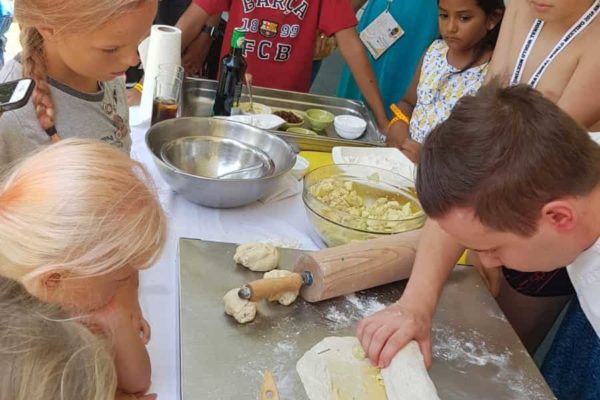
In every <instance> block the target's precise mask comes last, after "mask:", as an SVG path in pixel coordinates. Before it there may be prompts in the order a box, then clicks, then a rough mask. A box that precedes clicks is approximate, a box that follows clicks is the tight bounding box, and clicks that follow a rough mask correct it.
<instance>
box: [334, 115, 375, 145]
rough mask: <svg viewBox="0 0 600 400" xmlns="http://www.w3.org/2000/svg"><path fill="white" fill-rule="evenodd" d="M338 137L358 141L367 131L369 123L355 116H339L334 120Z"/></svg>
mask: <svg viewBox="0 0 600 400" xmlns="http://www.w3.org/2000/svg"><path fill="white" fill-rule="evenodd" d="M333 126H334V127H335V131H336V132H337V134H338V135H340V136H341V137H343V138H344V139H350V140H352V139H358V138H359V137H360V136H361V135H362V134H363V133H364V132H365V129H367V121H365V120H364V119H362V118H359V117H355V116H354V115H338V116H337V117H335V119H334V120H333Z"/></svg>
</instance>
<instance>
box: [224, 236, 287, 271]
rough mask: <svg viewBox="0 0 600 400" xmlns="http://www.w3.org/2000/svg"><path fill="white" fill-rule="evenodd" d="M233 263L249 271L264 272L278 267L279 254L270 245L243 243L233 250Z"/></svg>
mask: <svg viewBox="0 0 600 400" xmlns="http://www.w3.org/2000/svg"><path fill="white" fill-rule="evenodd" d="M233 261H235V262H236V263H238V264H241V265H243V266H244V267H246V268H248V269H249V270H251V271H257V272H266V271H270V270H272V269H275V268H277V265H279V252H278V251H277V248H276V247H275V246H273V245H271V244H267V243H245V244H241V245H239V246H238V247H237V249H235V255H234V256H233Z"/></svg>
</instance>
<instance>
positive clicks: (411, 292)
mask: <svg viewBox="0 0 600 400" xmlns="http://www.w3.org/2000/svg"><path fill="white" fill-rule="evenodd" d="M416 186H417V192H418V195H419V200H420V201H421V204H422V206H423V209H424V210H425V212H426V213H427V215H428V216H429V218H430V219H429V221H428V222H427V223H426V226H425V228H424V231H423V233H422V235H421V239H420V242H419V246H418V251H417V256H416V260H415V265H414V268H413V272H412V275H411V277H410V280H409V282H408V285H407V287H406V290H405V292H404V294H403V295H402V297H401V298H400V300H399V301H398V302H397V303H395V304H393V305H391V306H389V307H388V308H386V309H384V310H382V311H380V312H378V313H376V314H374V315H372V316H370V317H368V318H366V319H365V320H363V321H361V323H360V324H359V326H358V331H357V336H358V338H359V340H360V341H361V343H362V345H363V347H364V348H365V351H366V352H367V354H368V356H369V358H370V359H371V361H372V362H373V363H374V364H377V365H379V366H381V367H385V366H387V365H389V363H390V361H391V359H392V358H393V356H394V355H395V354H396V353H397V352H398V351H399V350H400V349H401V348H402V347H404V346H405V345H406V343H408V341H409V340H411V339H415V340H417V341H418V342H419V345H420V347H421V351H422V352H423V355H424V357H425V360H426V363H427V364H430V363H431V321H432V316H433V314H434V311H435V307H436V305H437V302H438V300H439V297H440V294H441V291H442V288H443V286H444V283H445V281H446V280H447V278H448V275H449V274H450V272H451V271H452V268H453V266H454V261H455V260H456V259H458V256H459V255H460V252H461V250H462V247H461V248H459V247H457V248H447V247H444V246H441V245H440V244H439V243H440V242H442V241H443V239H444V237H443V236H444V235H446V236H450V237H452V238H453V239H454V241H456V242H458V243H460V244H461V245H462V246H464V247H466V248H469V249H472V250H474V251H476V252H478V253H479V255H480V257H481V260H482V263H483V264H484V266H485V267H497V266H501V265H505V266H508V267H510V268H513V269H516V270H520V271H529V272H534V271H544V272H548V271H553V270H555V269H557V268H560V267H561V266H563V265H568V267H567V269H568V273H569V276H570V278H571V280H572V282H573V285H574V287H575V290H576V292H577V297H578V298H577V299H576V300H574V302H573V303H572V304H571V306H570V307H569V309H568V312H567V314H566V317H565V319H564V321H563V323H562V325H561V327H560V329H559V332H558V333H557V336H556V339H555V341H554V343H553V345H552V348H551V349H550V352H549V353H548V355H547V357H546V360H545V362H544V365H543V367H542V372H543V374H544V376H545V378H546V379H547V381H548V383H549V385H550V387H551V388H552V390H553V391H554V393H555V394H556V395H557V397H558V398H559V399H598V398H600V379H599V378H598V376H599V375H600V338H599V336H598V335H599V334H600V239H599V238H600V145H599V144H598V143H596V142H594V141H593V140H592V138H591V137H590V135H589V134H588V133H587V132H586V131H585V130H584V129H583V128H582V127H581V126H580V125H578V124H577V123H576V122H575V121H573V120H572V119H571V118H570V117H569V116H568V115H567V114H566V113H564V112H563V111H562V110H561V109H560V108H558V107H557V106H556V105H555V104H554V103H552V102H551V101H550V100H548V99H546V98H544V97H543V96H542V95H541V94H540V93H539V92H537V91H536V90H535V89H532V88H530V87H528V86H522V85H521V86H515V87H511V88H505V89H500V88H498V87H497V86H496V84H495V83H493V84H491V85H489V86H487V87H484V88H482V89H481V90H480V92H479V93H478V94H477V95H475V96H468V97H465V98H463V99H461V100H460V101H459V103H458V104H457V106H456V107H455V108H454V110H453V111H452V114H451V115H450V117H449V119H448V120H447V121H445V122H443V123H442V124H440V125H439V126H438V127H437V128H435V129H434V131H433V132H432V133H431V134H430V136H429V137H428V138H427V139H426V141H425V143H424V147H423V153H422V156H421V161H420V164H419V167H418V172H417V185H416ZM435 225H437V226H438V227H437V228H436V229H432V227H435ZM439 228H441V229H439ZM436 243H437V244H436Z"/></svg>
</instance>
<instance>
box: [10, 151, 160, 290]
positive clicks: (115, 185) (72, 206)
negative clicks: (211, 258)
mask: <svg viewBox="0 0 600 400" xmlns="http://www.w3.org/2000/svg"><path fill="white" fill-rule="evenodd" d="M165 236H166V222H165V217H164V214H163V211H162V209H161V207H160V204H159V202H158V199H157V197H156V193H155V191H154V188H153V186H152V185H151V179H150V177H149V176H148V173H147V172H146V170H145V169H144V167H143V166H142V165H141V164H139V163H138V162H136V161H134V160H132V159H130V158H129V157H128V156H127V155H125V154H123V153H122V152H121V151H119V150H117V149H115V148H113V147H112V146H110V145H109V144H106V143H102V142H100V141H96V140H92V139H67V140H63V141H60V142H59V143H57V144H54V145H52V146H47V147H46V148H43V149H42V150H41V151H39V152H37V153H34V154H33V155H31V156H30V157H28V158H26V159H24V160H23V161H21V162H20V163H19V164H17V165H15V167H14V168H13V169H12V171H11V172H9V174H8V175H7V177H6V178H5V179H4V181H3V182H2V183H1V184H0V243H1V245H0V275H4V276H8V277H10V278H13V279H16V280H18V281H22V282H24V281H26V280H27V279H29V278H35V277H37V276H39V275H41V274H44V273H46V272H51V271H55V270H58V269H60V270H66V271H71V272H72V273H74V274H77V275H79V276H93V275H99V274H103V273H107V272H110V271H114V270H117V269H119V268H121V267H124V266H127V265H128V266H130V267H133V268H137V269H139V268H145V267H148V266H150V265H151V264H152V263H153V262H154V261H155V260H156V258H157V257H158V255H159V254H160V252H161V250H162V247H163V244H164V242H165Z"/></svg>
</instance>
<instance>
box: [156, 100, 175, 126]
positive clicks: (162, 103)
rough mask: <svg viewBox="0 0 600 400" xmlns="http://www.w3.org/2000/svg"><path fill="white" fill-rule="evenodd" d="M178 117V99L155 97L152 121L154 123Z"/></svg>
mask: <svg viewBox="0 0 600 400" xmlns="http://www.w3.org/2000/svg"><path fill="white" fill-rule="evenodd" d="M172 118H177V101H175V100H172V99H161V98H160V97H158V98H155V99H154V101H153V102H152V122H151V124H152V125H154V124H155V123H157V122H160V121H164V120H166V119H172Z"/></svg>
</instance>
